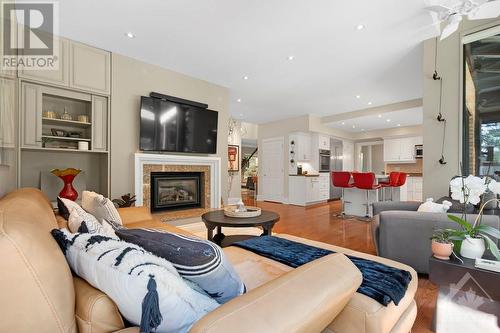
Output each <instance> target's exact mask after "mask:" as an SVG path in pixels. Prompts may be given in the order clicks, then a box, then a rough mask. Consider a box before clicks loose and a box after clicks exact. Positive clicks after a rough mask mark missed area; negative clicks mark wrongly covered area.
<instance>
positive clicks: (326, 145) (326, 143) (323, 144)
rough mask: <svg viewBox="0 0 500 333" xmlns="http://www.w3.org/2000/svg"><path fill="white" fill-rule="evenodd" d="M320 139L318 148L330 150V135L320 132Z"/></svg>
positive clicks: (318, 138)
mask: <svg viewBox="0 0 500 333" xmlns="http://www.w3.org/2000/svg"><path fill="white" fill-rule="evenodd" d="M317 140H318V150H320V149H321V150H330V137H329V136H326V135H322V134H319V135H318V137H317Z"/></svg>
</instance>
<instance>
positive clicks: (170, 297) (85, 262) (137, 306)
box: [52, 229, 218, 332]
mask: <svg viewBox="0 0 500 333" xmlns="http://www.w3.org/2000/svg"><path fill="white" fill-rule="evenodd" d="M52 233H53V235H54V237H55V238H56V240H57V241H58V243H59V244H60V246H61V249H62V250H63V253H65V255H66V259H67V261H68V263H69V265H70V267H71V268H72V269H73V271H74V272H75V274H77V275H78V276H80V277H82V278H83V279H85V280H86V281H87V282H88V283H89V284H90V285H92V286H94V287H95V288H97V289H99V290H101V291H102V292H104V293H105V294H106V295H108V296H109V297H110V298H111V299H112V300H113V301H114V302H115V303H116V304H117V306H118V308H119V309H120V312H121V314H122V315H123V316H124V317H125V318H126V319H127V320H128V321H129V322H131V323H132V324H134V325H141V328H142V329H143V331H144V332H149V331H150V330H151V329H154V328H155V327H157V330H156V331H157V332H187V331H188V330H189V328H190V327H191V326H192V325H193V323H195V322H196V321H197V320H198V319H200V318H201V317H203V316H204V315H206V314H207V313H208V312H210V311H212V310H214V309H215V308H217V306H218V304H217V302H215V301H214V300H213V299H211V298H210V297H208V296H207V295H205V294H202V293H200V292H197V291H195V290H194V289H192V288H190V286H188V285H187V284H186V283H185V282H184V280H183V279H182V278H181V277H180V276H179V274H178V273H177V271H176V269H175V268H174V267H173V266H172V264H170V263H169V262H168V261H166V260H164V259H162V258H158V257H156V256H154V255H152V254H151V253H149V252H146V251H145V250H144V249H142V248H140V247H139V246H137V245H134V244H131V243H127V242H124V241H120V240H117V239H113V238H109V237H106V236H102V235H92V234H70V233H69V232H68V231H67V230H65V229H63V230H59V229H54V230H53V231H52ZM148 314H150V315H148Z"/></svg>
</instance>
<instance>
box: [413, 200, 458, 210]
mask: <svg viewBox="0 0 500 333" xmlns="http://www.w3.org/2000/svg"><path fill="white" fill-rule="evenodd" d="M433 201H434V199H433V198H429V199H427V200H426V201H425V202H424V203H423V204H421V205H420V206H419V207H418V210H417V211H418V212H425V213H446V212H447V211H448V210H449V209H450V207H451V205H452V203H451V202H449V201H447V200H445V201H443V203H442V204H438V203H435V202H433Z"/></svg>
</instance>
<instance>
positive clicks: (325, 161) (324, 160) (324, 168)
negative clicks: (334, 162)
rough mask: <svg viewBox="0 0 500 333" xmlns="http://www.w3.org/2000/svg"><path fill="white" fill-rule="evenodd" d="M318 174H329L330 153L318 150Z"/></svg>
mask: <svg viewBox="0 0 500 333" xmlns="http://www.w3.org/2000/svg"><path fill="white" fill-rule="evenodd" d="M318 171H319V172H330V151H329V150H324V149H320V150H319V170H318Z"/></svg>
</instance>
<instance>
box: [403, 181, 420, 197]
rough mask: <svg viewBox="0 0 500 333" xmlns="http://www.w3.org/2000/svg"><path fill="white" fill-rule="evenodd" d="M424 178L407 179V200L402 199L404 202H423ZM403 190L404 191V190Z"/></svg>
mask: <svg viewBox="0 0 500 333" xmlns="http://www.w3.org/2000/svg"><path fill="white" fill-rule="evenodd" d="M422 185H423V178H422V177H408V178H407V179H406V193H405V194H406V200H404V199H403V198H401V200H402V201H423V194H422ZM402 190H403V189H402Z"/></svg>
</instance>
